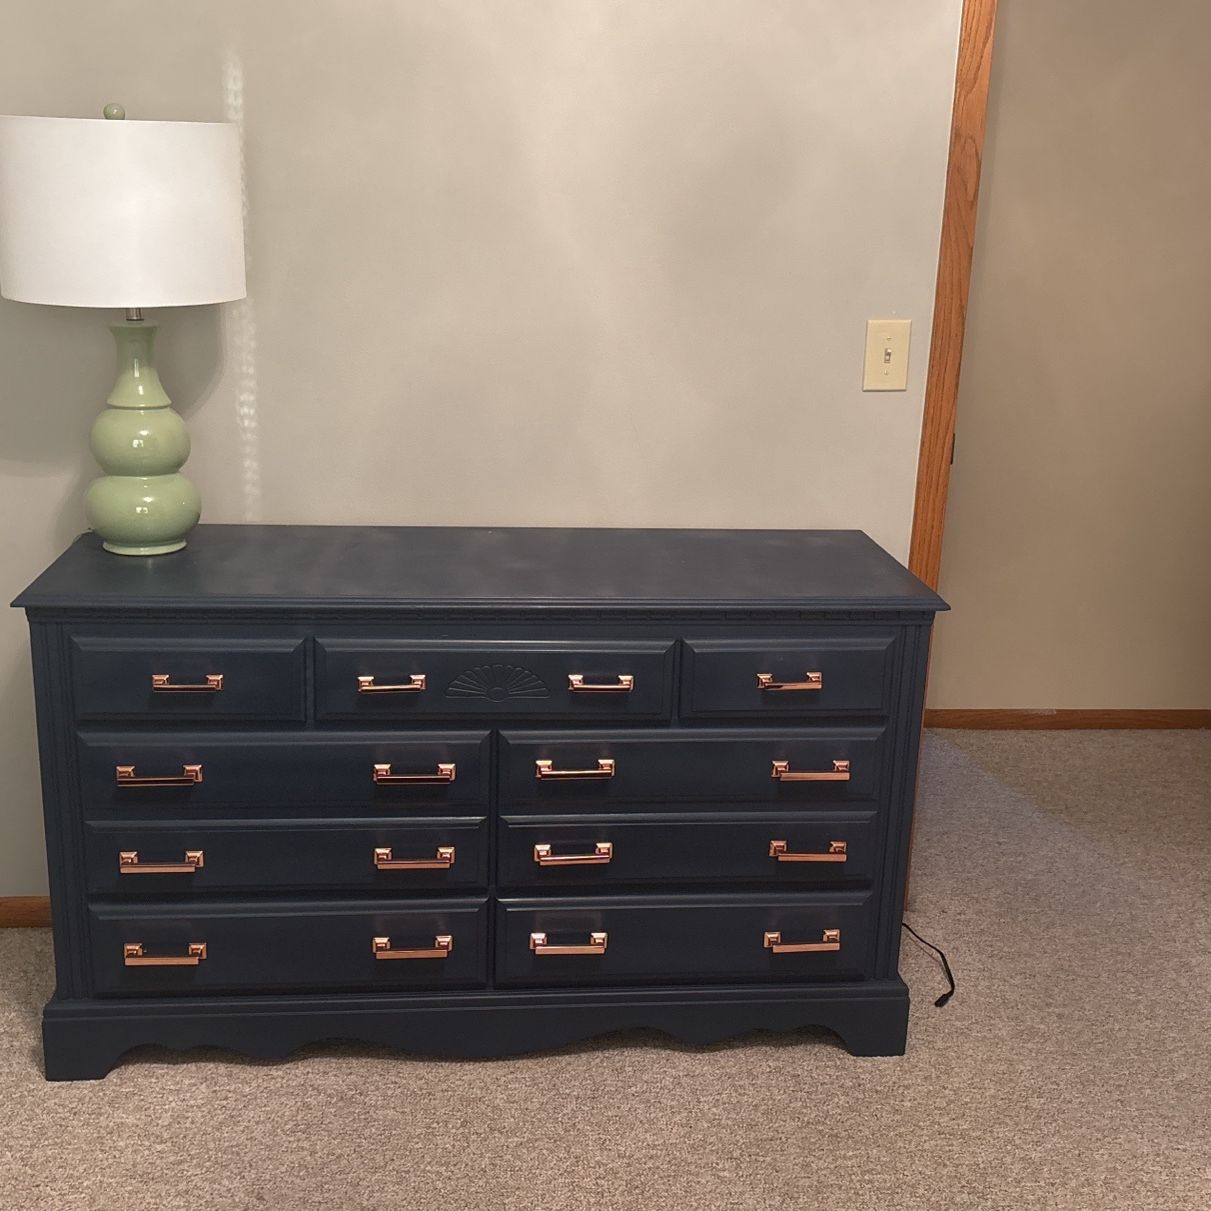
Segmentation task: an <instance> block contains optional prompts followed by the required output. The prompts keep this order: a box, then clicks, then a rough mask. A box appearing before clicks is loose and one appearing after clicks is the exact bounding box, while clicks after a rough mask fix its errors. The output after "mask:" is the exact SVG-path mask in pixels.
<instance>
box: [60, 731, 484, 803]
mask: <svg viewBox="0 0 1211 1211" xmlns="http://www.w3.org/2000/svg"><path fill="white" fill-rule="evenodd" d="M78 743H79V752H80V772H81V779H82V781H83V793H84V806H85V814H86V815H87V816H89V817H96V816H101V817H105V816H121V817H123V818H126V819H132V818H133V819H156V818H173V819H187V818H192V817H194V816H196V815H197V813H198V812H201V811H229V810H245V809H254V808H265V809H269V808H276V809H280V810H290V811H294V812H296V813H298V812H301V813H302V814H307V809H311V810H312V811H318V810H323V811H328V812H330V811H331V810H333V809H340V810H341V811H342V813H347V814H350V815H372V814H381V815H384V816H396V815H401V814H402V815H409V814H422V815H480V814H482V813H483V811H484V807H485V806H486V804H487V801H488V785H489V776H490V762H489V750H488V736H487V734H486V733H483V732H475V733H439V732H414V733H411V734H409V736H408V738H407V739H400V738H399V736H398V735H393V734H384V733H378V734H366V733H363V734H361V735H359V736H357V737H350V738H348V739H345V738H342V739H336V738H333V737H331V736H320V735H316V734H310V735H298V734H293V735H292V734H282V733H260V734H258V733H247V734H244V735H233V734H231V733H227V732H224V733H219V732H212V733H204V732H195V733H193V734H191V735H189V736H187V737H182V736H171V735H162V734H154V735H153V734H143V733H129V734H114V733H104V734H100V733H81V734H80V735H79V737H78ZM119 771H122V772H121V774H119ZM126 771H130V773H127V772H126ZM376 777H377V778H378V779H379V780H378V781H376ZM397 779H402V781H397Z"/></svg>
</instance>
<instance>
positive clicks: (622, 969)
mask: <svg viewBox="0 0 1211 1211" xmlns="http://www.w3.org/2000/svg"><path fill="white" fill-rule="evenodd" d="M833 930H836V931H839V936H838V937H837V938H836V939H833V938H832V935H831V934H830V933H826V931H833ZM870 930H871V920H870V898H869V896H867V895H865V894H860V893H843V892H833V893H830V894H828V895H821V896H810V895H802V896H787V895H780V896H772V895H771V896H757V895H754V896H746V897H734V898H733V897H723V896H714V897H710V898H705V897H703V898H691V897H688V896H687V897H681V896H677V897H673V896H661V897H651V898H649V899H640V898H638V897H626V898H622V897H617V898H613V899H599V900H588V901H586V900H501V901H500V902H499V904H498V906H497V924H496V982H497V984H499V985H502V986H504V985H523V984H524V985H568V984H578V985H598V984H631V983H661V984H667V983H678V982H686V981H691V982H695V983H702V984H706V983H711V982H715V981H732V980H754V981H761V982H773V981H782V980H827V979H837V978H842V977H844V978H848V979H853V978H855V977H860V976H863V975H866V974H867V967H868V952H869V941H870V937H869V935H870ZM770 933H774V934H777V935H778V940H777V945H778V946H779V947H783V946H786V947H795V946H799V947H806V946H819V947H827V949H822V950H799V951H789V952H785V953H780V952H778V951H775V949H773V947H772V946H771V945H767V944H766V943H767V938H766V935H767V934H770ZM536 934H537V935H539V937H538V938H535V935H536ZM551 948H554V949H551ZM564 949H570V950H571V953H560V951H561V950H564Z"/></svg>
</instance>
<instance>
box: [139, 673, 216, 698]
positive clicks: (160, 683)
mask: <svg viewBox="0 0 1211 1211" xmlns="http://www.w3.org/2000/svg"><path fill="white" fill-rule="evenodd" d="M151 688H152V689H153V690H155V692H156V693H157V694H217V693H218V692H219V690H221V689H222V688H223V674H222V673H207V674H206V680H205V681H203V682H201V683H200V684H198V685H184V684H176V683H174V682H173V681H172V680H171V676H170V674H168V673H152V675H151Z"/></svg>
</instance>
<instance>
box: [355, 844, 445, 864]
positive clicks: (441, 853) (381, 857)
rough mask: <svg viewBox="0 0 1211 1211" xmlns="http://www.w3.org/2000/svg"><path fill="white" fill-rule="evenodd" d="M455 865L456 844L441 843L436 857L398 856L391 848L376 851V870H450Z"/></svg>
mask: <svg viewBox="0 0 1211 1211" xmlns="http://www.w3.org/2000/svg"><path fill="white" fill-rule="evenodd" d="M453 865H454V846H453V845H439V846H438V847H437V856H436V857H434V858H396V857H393V856H392V854H391V850H390V849H389V848H379V849H376V850H375V851H374V867H375V869H376V870H449V868H450V867H451V866H453Z"/></svg>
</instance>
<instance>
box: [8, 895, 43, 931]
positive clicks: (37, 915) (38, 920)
mask: <svg viewBox="0 0 1211 1211" xmlns="http://www.w3.org/2000/svg"><path fill="white" fill-rule="evenodd" d="M49 928H50V897H49V896H0V929H49Z"/></svg>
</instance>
